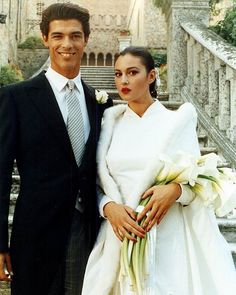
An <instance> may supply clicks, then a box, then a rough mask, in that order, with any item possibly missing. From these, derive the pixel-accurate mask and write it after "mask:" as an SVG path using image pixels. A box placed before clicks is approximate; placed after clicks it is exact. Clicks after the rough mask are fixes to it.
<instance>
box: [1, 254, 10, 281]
mask: <svg viewBox="0 0 236 295" xmlns="http://www.w3.org/2000/svg"><path fill="white" fill-rule="evenodd" d="M12 275H13V272H12V267H11V258H10V254H9V253H0V281H6V282H11V276H12Z"/></svg>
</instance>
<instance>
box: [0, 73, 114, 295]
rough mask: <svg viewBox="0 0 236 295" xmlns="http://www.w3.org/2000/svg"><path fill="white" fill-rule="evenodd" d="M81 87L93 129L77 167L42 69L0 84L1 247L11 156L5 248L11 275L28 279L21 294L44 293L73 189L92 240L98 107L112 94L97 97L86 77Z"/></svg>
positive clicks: (62, 240)
mask: <svg viewBox="0 0 236 295" xmlns="http://www.w3.org/2000/svg"><path fill="white" fill-rule="evenodd" d="M83 87H84V93H85V98H86V104H87V109H88V114H89V120H90V126H91V131H90V135H89V139H88V141H87V143H86V149H85V153H84V157H83V159H82V163H81V166H80V167H79V168H78V166H77V165H76V161H75V158H74V155H73V151H72V147H71V144H70V140H69V137H68V134H67V131H66V126H65V124H64V121H63V118H62V115H61V112H60V109H59V107H58V105H57V102H56V99H55V96H54V94H53V91H52V89H51V86H50V84H49V83H48V80H47V79H46V77H45V74H44V73H41V74H40V75H38V76H37V77H35V78H33V79H31V80H28V81H24V82H21V83H18V84H15V85H10V86H7V87H4V88H2V89H0V252H3V251H8V234H7V228H8V209H9V196H10V189H11V174H12V168H13V162H14V159H16V162H17V166H18V170H19V174H20V179H21V184H20V192H19V196H18V199H17V204H16V208H15V214H14V221H13V230H12V237H11V247H10V252H11V257H12V263H13V271H14V273H15V279H16V281H17V279H19V278H20V280H19V281H21V282H24V280H25V284H26V285H25V288H24V292H23V293H22V295H23V294H41V295H42V294H47V291H46V290H47V286H48V285H49V284H50V281H51V279H52V278H53V276H54V274H55V272H56V270H57V269H58V264H59V263H60V261H61V260H62V258H63V254H64V250H65V245H66V240H67V237H68V233H69V228H70V224H71V218H72V216H73V211H74V207H75V200H76V196H77V194H78V192H79V193H80V197H81V198H82V200H83V203H84V208H85V211H84V214H85V216H86V218H87V222H88V229H87V233H88V247H92V244H93V242H94V240H95V236H96V230H97V228H96V224H97V220H98V212H97V204H96V186H95V179H96V143H97V140H98V137H99V133H100V123H101V117H102V113H103V111H104V109H105V108H106V107H107V106H108V105H111V101H110V100H109V101H108V103H106V104H103V105H102V104H98V103H97V102H96V100H95V93H94V89H93V88H91V87H89V86H87V85H86V84H84V83H83ZM78 255H80V253H78ZM31 285H32V286H31ZM21 287H22V288H23V287H24V286H19V290H20V289H21ZM31 287H32V288H33V290H34V292H33V293H30V292H31V291H30V288H31ZM27 290H29V291H27ZM37 292H38V293H37ZM40 292H41V293H40ZM19 294H21V293H20V292H19Z"/></svg>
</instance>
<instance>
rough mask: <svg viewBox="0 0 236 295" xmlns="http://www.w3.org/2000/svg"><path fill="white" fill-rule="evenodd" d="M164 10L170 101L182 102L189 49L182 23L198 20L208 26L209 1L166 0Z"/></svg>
mask: <svg viewBox="0 0 236 295" xmlns="http://www.w3.org/2000/svg"><path fill="white" fill-rule="evenodd" d="M163 10H164V11H165V14H166V19H167V36H168V37H167V61H168V92H169V95H170V99H172V100H181V98H180V90H181V88H182V86H183V85H184V83H185V78H186V76H187V48H186V41H185V32H184V30H183V29H182V27H181V22H182V21H184V20H190V19H193V20H194V19H198V20H200V21H201V22H203V23H204V24H206V25H208V21H209V0H201V1H199V0H192V1H189V0H166V1H165V4H164V7H163Z"/></svg>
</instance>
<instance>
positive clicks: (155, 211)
mask: <svg viewBox="0 0 236 295" xmlns="http://www.w3.org/2000/svg"><path fill="white" fill-rule="evenodd" d="M180 195H181V187H180V185H179V184H177V183H169V184H166V185H156V186H153V187H151V188H150V189H148V190H147V191H146V192H145V193H144V194H143V196H142V199H145V198H147V197H149V196H152V197H151V199H150V201H149V202H148V204H147V205H146V206H145V208H144V209H143V211H142V212H141V213H140V214H139V215H138V217H137V220H138V221H140V220H142V219H143V217H144V216H145V215H146V214H147V213H148V215H147V219H146V220H145V222H144V223H143V228H146V230H147V231H149V230H150V229H151V228H152V227H153V225H154V224H156V223H157V224H159V223H160V222H161V220H162V218H163V217H164V216H165V214H166V212H167V211H168V209H169V208H170V207H171V205H172V204H173V203H174V202H175V201H176V200H177V199H178V198H179V197H180Z"/></svg>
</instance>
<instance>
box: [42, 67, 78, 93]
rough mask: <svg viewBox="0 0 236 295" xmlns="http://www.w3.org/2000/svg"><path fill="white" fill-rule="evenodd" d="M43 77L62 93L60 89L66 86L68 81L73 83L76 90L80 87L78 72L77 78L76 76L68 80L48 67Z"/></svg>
mask: <svg viewBox="0 0 236 295" xmlns="http://www.w3.org/2000/svg"><path fill="white" fill-rule="evenodd" d="M45 75H46V77H47V78H48V79H49V81H50V82H51V83H52V84H53V85H54V86H55V87H56V89H57V90H58V91H59V92H60V91H62V89H63V88H64V87H65V86H66V84H67V82H68V80H72V81H74V83H75V85H76V87H77V89H79V88H80V85H81V76H80V72H79V74H78V76H76V77H75V78H73V79H68V78H67V77H65V76H63V75H61V74H59V73H58V72H56V71H55V70H53V69H52V68H51V66H50V67H49V68H48V70H47V72H46V74H45Z"/></svg>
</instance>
